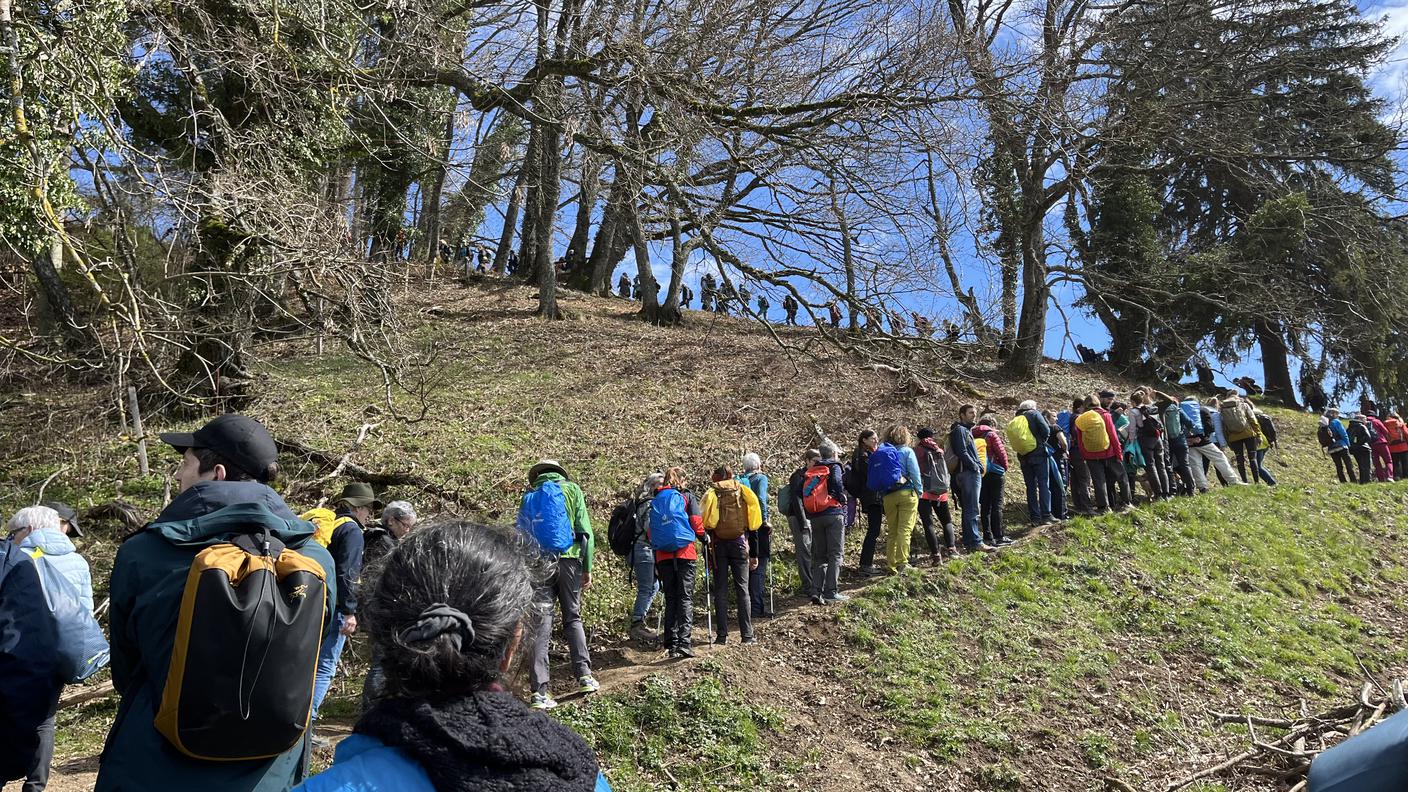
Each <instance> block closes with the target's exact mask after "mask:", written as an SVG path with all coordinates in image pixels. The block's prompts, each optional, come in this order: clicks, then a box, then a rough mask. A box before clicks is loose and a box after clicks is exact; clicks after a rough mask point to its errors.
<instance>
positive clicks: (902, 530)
mask: <svg viewBox="0 0 1408 792" xmlns="http://www.w3.org/2000/svg"><path fill="white" fill-rule="evenodd" d="M918 519H919V493H917V492H915V491H914V490H912V489H899V490H895V491H894V492H891V493H890V494H888V495H886V496H885V525H886V527H887V528H888V529H889V530H887V531H886V535H885V566H886V567H889V569H890V571H891V572H894V571H895V570H897V569H899V568H900V567H902V566H904V565H905V564H908V563H909V541H910V537H912V536H913V535H914V523H915V521H917V520H918Z"/></svg>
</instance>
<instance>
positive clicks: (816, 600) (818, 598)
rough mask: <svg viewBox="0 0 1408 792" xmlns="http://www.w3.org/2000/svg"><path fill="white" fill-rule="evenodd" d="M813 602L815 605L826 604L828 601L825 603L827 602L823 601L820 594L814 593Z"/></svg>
mask: <svg viewBox="0 0 1408 792" xmlns="http://www.w3.org/2000/svg"><path fill="white" fill-rule="evenodd" d="M812 604H813V605H825V604H826V603H825V602H822V600H821V596H820V595H816V594H813V595H812Z"/></svg>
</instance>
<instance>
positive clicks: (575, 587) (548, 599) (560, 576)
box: [518, 459, 601, 710]
mask: <svg viewBox="0 0 1408 792" xmlns="http://www.w3.org/2000/svg"><path fill="white" fill-rule="evenodd" d="M518 528H519V530H520V531H522V532H523V533H525V534H527V535H528V536H530V537H532V538H533V540H534V541H536V542H537V544H538V548H539V550H540V553H541V555H542V558H543V562H544V564H545V565H546V566H547V568H548V569H547V575H546V576H545V577H544V578H543V579H542V580H540V581H539V582H538V584H537V585H536V586H535V587H534V590H533V597H534V600H535V601H536V602H537V605H538V607H539V608H540V609H541V611H542V618H541V619H539V620H538V622H537V623H536V624H535V625H534V628H533V630H532V631H531V632H530V633H529V634H528V635H527V636H525V637H526V638H527V639H528V650H529V651H530V652H532V656H531V660H532V663H533V664H532V665H531V666H530V667H529V670H528V683H529V685H530V686H531V688H532V693H533V699H532V706H533V708H534V709H544V710H547V709H552V708H554V707H556V706H557V702H556V701H554V700H553V697H552V695H551V693H550V692H549V690H548V682H549V681H550V680H549V674H548V671H549V668H548V645H549V644H550V643H551V642H552V632H553V621H554V619H553V611H554V610H561V612H562V637H563V640H564V641H566V643H567V650H568V653H569V654H570V655H571V656H572V675H573V676H574V677H575V678H576V680H577V691H578V692H579V693H584V694H587V693H595V692H597V691H598V690H600V689H601V685H599V684H597V681H596V677H594V676H592V657H591V654H590V653H589V652H588V650H587V633H586V630H584V629H583V628H582V592H584V591H586V590H587V589H588V588H589V587H591V585H592V561H593V559H594V556H595V553H596V537H595V535H594V534H593V533H592V519H591V516H590V515H589V514H588V513H587V502H586V499H585V498H584V497H582V488H581V487H578V486H577V484H576V483H575V482H573V481H572V480H571V477H570V476H568V475H567V469H566V468H564V467H563V466H562V463H560V462H558V461H557V460H555V459H542V460H539V461H538V463H537V464H535V465H533V467H531V468H529V469H528V491H527V492H525V493H524V494H523V500H522V503H521V505H520V506H519V509H518Z"/></svg>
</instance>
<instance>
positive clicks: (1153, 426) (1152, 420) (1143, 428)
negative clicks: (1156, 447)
mask: <svg viewBox="0 0 1408 792" xmlns="http://www.w3.org/2000/svg"><path fill="white" fill-rule="evenodd" d="M1140 412H1142V413H1144V420H1143V421H1142V422H1140V424H1139V437H1140V439H1141V440H1158V439H1159V438H1160V437H1163V434H1164V422H1163V421H1160V420H1159V418H1158V416H1156V415H1150V414H1149V413H1148V411H1146V410H1143V409H1141V410H1140Z"/></svg>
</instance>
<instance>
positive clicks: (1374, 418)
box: [1364, 410, 1393, 481]
mask: <svg viewBox="0 0 1408 792" xmlns="http://www.w3.org/2000/svg"><path fill="white" fill-rule="evenodd" d="M1364 422H1365V423H1367V424H1368V425H1369V426H1371V427H1373V429H1374V442H1373V443H1371V444H1370V446H1369V448H1370V450H1371V451H1372V452H1373V454H1374V478H1376V479H1378V480H1379V481H1393V454H1392V452H1390V451H1389V436H1388V426H1386V425H1385V424H1384V422H1383V421H1381V420H1379V414H1378V411H1377V410H1375V411H1371V412H1367V413H1364Z"/></svg>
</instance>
